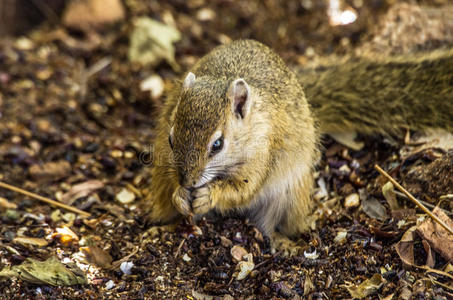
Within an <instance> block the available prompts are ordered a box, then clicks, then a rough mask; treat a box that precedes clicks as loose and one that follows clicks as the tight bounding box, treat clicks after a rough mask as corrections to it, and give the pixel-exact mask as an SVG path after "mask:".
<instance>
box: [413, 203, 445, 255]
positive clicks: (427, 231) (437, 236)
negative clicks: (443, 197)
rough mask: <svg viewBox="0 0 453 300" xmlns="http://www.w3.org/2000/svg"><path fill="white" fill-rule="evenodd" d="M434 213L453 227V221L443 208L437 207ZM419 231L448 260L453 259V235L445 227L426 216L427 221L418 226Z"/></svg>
mask: <svg viewBox="0 0 453 300" xmlns="http://www.w3.org/2000/svg"><path fill="white" fill-rule="evenodd" d="M432 212H433V214H434V215H435V216H437V217H438V218H439V219H441V220H442V221H443V222H444V223H445V224H446V225H447V226H449V227H450V228H453V221H452V220H451V219H450V218H449V217H448V216H447V214H445V213H444V211H443V210H442V209H440V208H439V207H436V208H434V209H433V211H432ZM417 233H418V234H419V235H420V236H421V237H422V238H423V239H425V240H426V241H427V242H428V243H429V244H430V246H431V247H432V248H433V249H434V250H435V251H436V252H437V253H439V254H440V255H442V257H443V258H445V259H446V260H447V261H453V235H452V234H450V233H449V232H448V231H447V230H445V228H443V227H442V226H441V225H439V224H438V223H437V222H435V221H433V220H432V219H431V218H426V219H425V221H424V222H423V223H422V224H420V226H418V227H417Z"/></svg>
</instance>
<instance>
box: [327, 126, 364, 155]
mask: <svg viewBox="0 0 453 300" xmlns="http://www.w3.org/2000/svg"><path fill="white" fill-rule="evenodd" d="M326 133H327V134H328V135H330V136H331V137H332V138H333V139H334V140H335V141H337V142H338V143H340V144H342V145H344V146H346V147H348V148H350V149H352V150H354V151H359V150H362V148H363V146H365V144H364V143H363V142H357V141H356V138H357V132H355V131H338V132H326Z"/></svg>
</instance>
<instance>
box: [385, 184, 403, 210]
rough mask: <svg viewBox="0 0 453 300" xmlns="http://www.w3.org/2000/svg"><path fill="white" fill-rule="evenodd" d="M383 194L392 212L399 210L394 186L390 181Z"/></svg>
mask: <svg viewBox="0 0 453 300" xmlns="http://www.w3.org/2000/svg"><path fill="white" fill-rule="evenodd" d="M382 194H383V195H384V198H385V200H387V203H388V204H389V206H390V209H391V210H392V211H394V210H398V209H399V208H400V207H399V205H398V201H397V200H396V194H395V189H394V188H393V184H392V183H391V182H390V181H389V182H387V183H386V184H384V186H383V187H382Z"/></svg>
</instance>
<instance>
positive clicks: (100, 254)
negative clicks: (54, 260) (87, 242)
mask: <svg viewBox="0 0 453 300" xmlns="http://www.w3.org/2000/svg"><path fill="white" fill-rule="evenodd" d="M80 251H81V252H82V253H83V254H84V255H85V257H86V259H87V261H88V262H89V263H92V264H95V265H97V266H99V267H101V268H104V269H108V268H110V267H111V266H112V261H113V258H112V256H110V254H109V253H108V252H106V251H104V250H102V249H101V248H99V247H98V246H95V245H91V246H88V247H81V248H80Z"/></svg>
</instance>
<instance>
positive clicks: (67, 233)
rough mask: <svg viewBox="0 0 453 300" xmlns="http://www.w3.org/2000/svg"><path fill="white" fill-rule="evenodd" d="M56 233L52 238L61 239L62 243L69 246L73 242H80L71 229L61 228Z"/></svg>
mask: <svg viewBox="0 0 453 300" xmlns="http://www.w3.org/2000/svg"><path fill="white" fill-rule="evenodd" d="M56 231H57V232H56V233H54V234H52V238H58V239H60V242H61V243H62V244H63V245H65V246H69V245H70V244H71V243H72V242H73V241H79V237H78V236H77V234H75V233H74V231H72V230H71V229H69V227H66V226H64V227H60V228H57V229H56Z"/></svg>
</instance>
